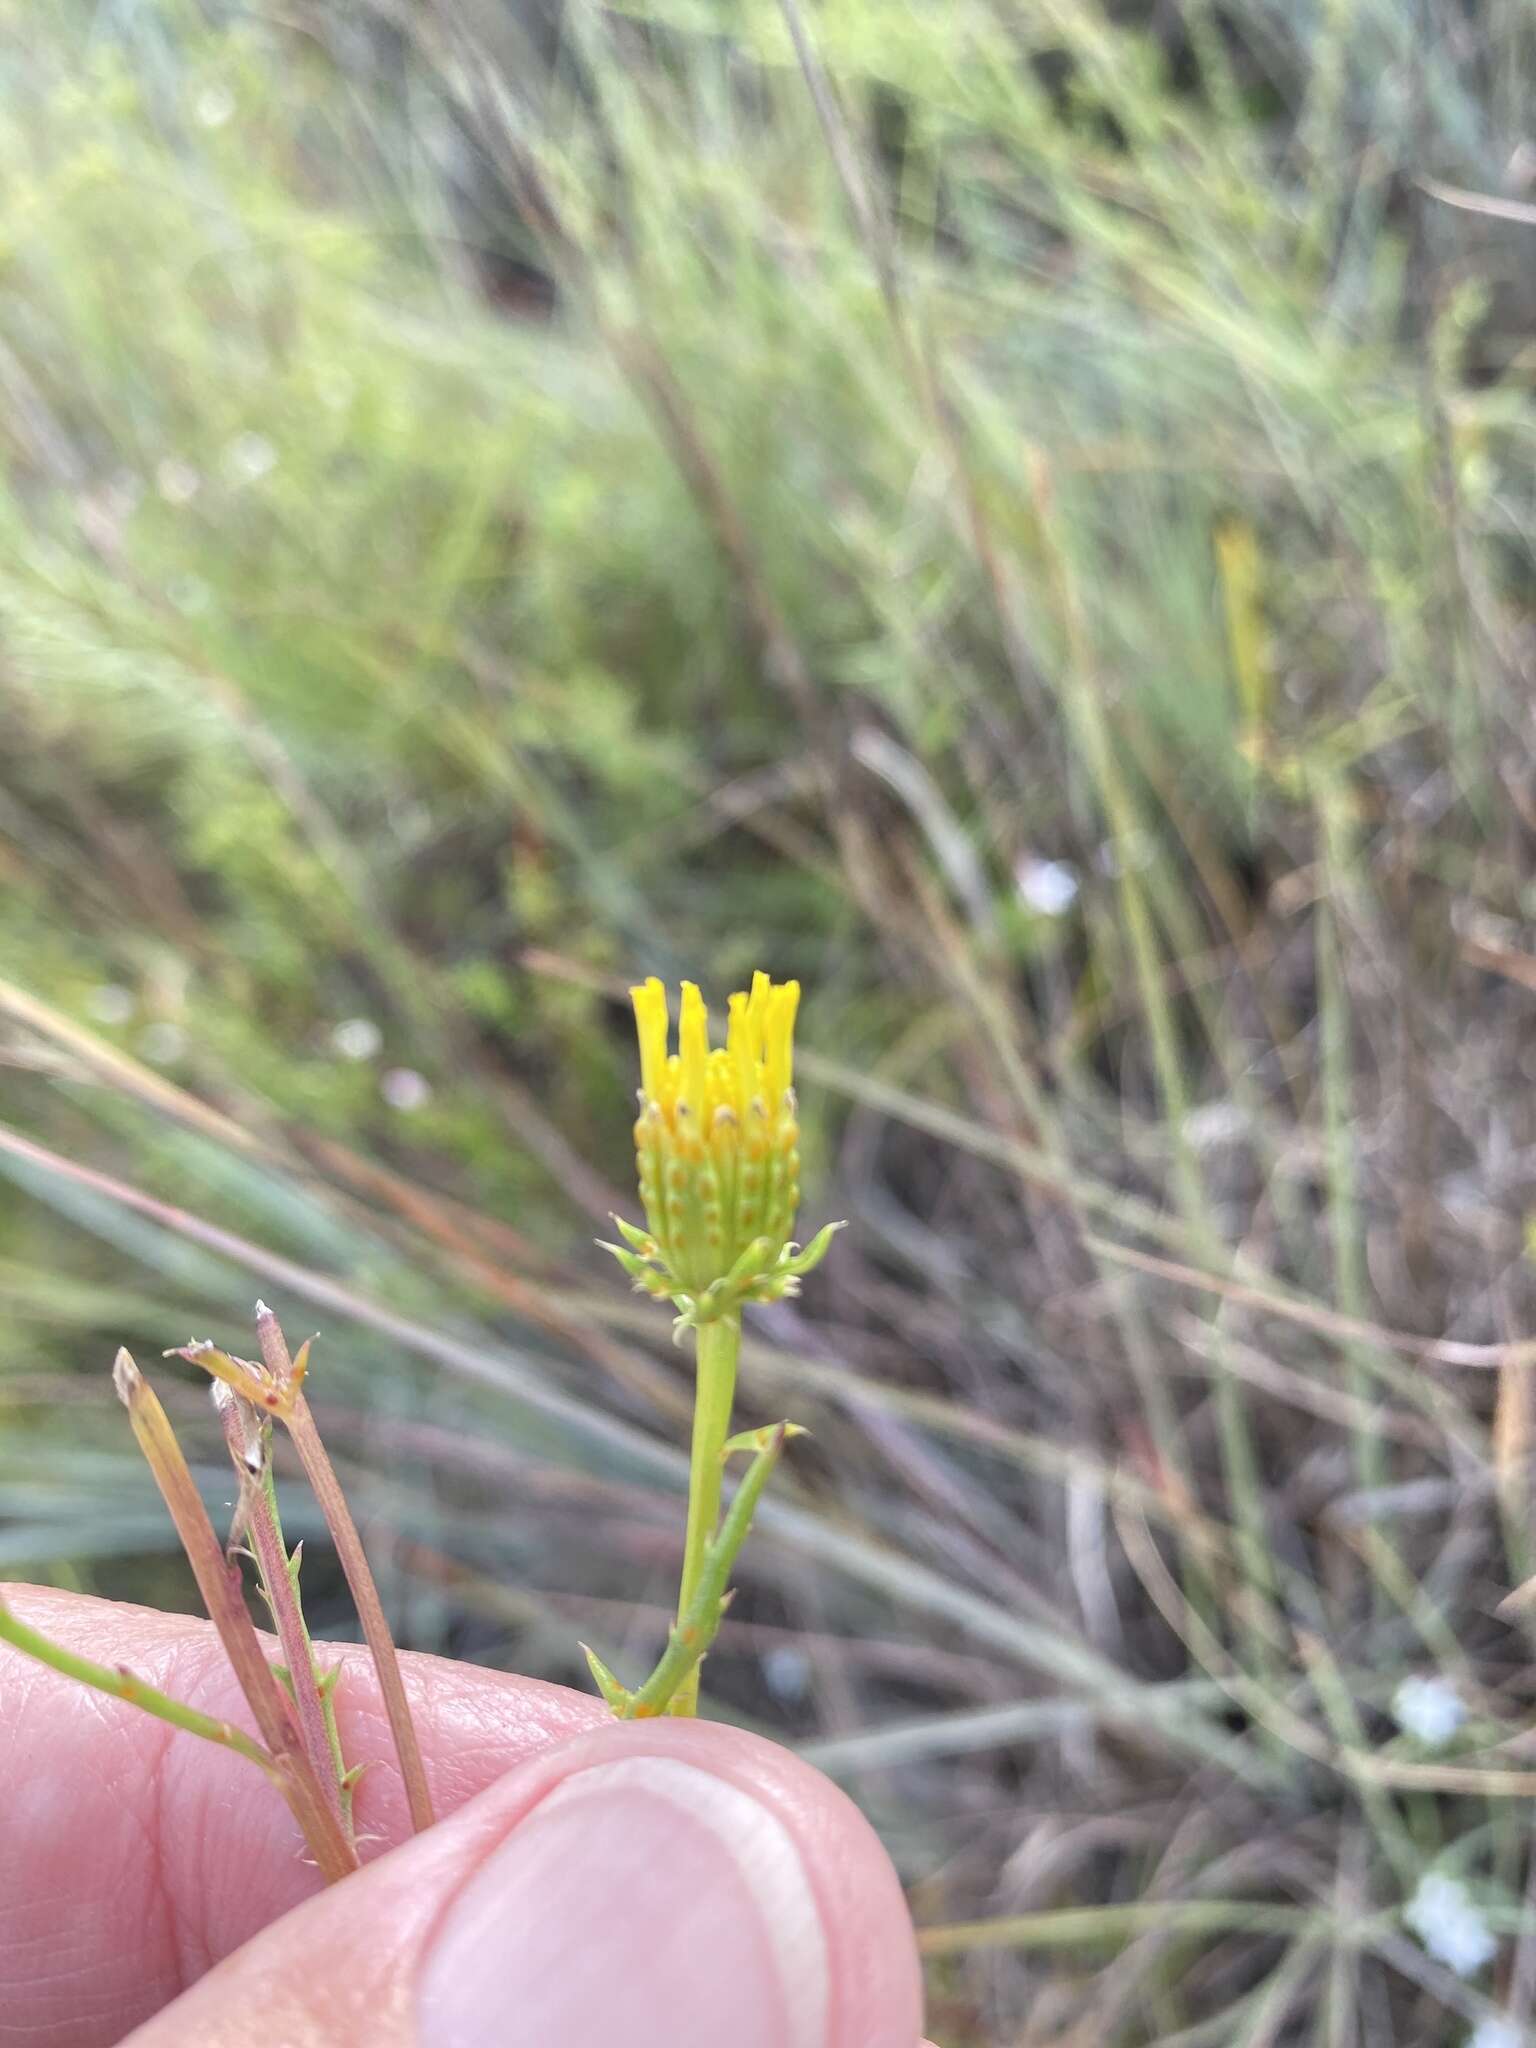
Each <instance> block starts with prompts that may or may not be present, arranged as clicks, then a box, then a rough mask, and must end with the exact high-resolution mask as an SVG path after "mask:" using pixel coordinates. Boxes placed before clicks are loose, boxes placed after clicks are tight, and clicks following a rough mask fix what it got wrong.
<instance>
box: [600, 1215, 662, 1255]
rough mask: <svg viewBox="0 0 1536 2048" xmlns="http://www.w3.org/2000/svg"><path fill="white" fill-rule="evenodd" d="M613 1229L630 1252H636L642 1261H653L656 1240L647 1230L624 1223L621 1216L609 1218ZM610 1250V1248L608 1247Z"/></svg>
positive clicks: (655, 1251)
mask: <svg viewBox="0 0 1536 2048" xmlns="http://www.w3.org/2000/svg"><path fill="white" fill-rule="evenodd" d="M611 1221H612V1223H613V1227H614V1229H615V1230H616V1231H617V1232H618V1233H619V1235H620V1237H622V1238H623V1240H624V1242H625V1243H626V1244H627V1245H628V1246H629V1248H630V1250H631V1251H632V1252H638V1253H639V1254H640V1256H641V1258H642V1259H654V1258H655V1257H656V1254H657V1251H658V1249H659V1247H658V1245H657V1243H656V1240H655V1238H654V1237H652V1235H651V1233H650V1232H649V1231H648V1230H639V1229H637V1228H636V1227H635V1225H634V1224H633V1223H626V1222H625V1221H624V1218H623V1217H622V1216H615V1217H613V1218H611ZM610 1249H611V1247H610Z"/></svg>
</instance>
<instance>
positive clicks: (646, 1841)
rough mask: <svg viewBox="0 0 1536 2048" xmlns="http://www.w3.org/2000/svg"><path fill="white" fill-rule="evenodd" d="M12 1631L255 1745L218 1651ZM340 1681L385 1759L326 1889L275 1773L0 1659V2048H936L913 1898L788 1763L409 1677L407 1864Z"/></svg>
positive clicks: (183, 1625) (703, 1733)
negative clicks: (429, 1814)
mask: <svg viewBox="0 0 1536 2048" xmlns="http://www.w3.org/2000/svg"><path fill="white" fill-rule="evenodd" d="M6 1599H7V1602H8V1604H10V1605H11V1606H12V1607H13V1608H14V1610H15V1612H16V1613H17V1614H19V1615H20V1616H21V1617H22V1619H23V1620H25V1621H28V1622H30V1623H31V1624H32V1625H33V1626H34V1627H36V1628H40V1629H42V1630H44V1631H45V1632H46V1633H47V1634H49V1635H50V1636H52V1637H53V1638H54V1639H55V1640H57V1641H59V1642H62V1643H64V1644H66V1645H68V1646H69V1647H70V1648H72V1649H74V1650H76V1651H78V1652H80V1653H82V1654H83V1655H85V1656H88V1657H92V1658H94V1659H96V1660H97V1661H98V1662H101V1663H106V1664H122V1665H124V1666H126V1667H127V1668H129V1669H130V1670H131V1671H133V1672H134V1673H135V1674H136V1675H137V1676H139V1677H141V1678H144V1679H146V1680H147V1681H148V1682H149V1683H150V1684H152V1685H154V1686H157V1687H158V1688H160V1689H161V1690H162V1691H164V1692H168V1693H171V1694H173V1695H174V1696H175V1697H177V1698H178V1699H181V1700H184V1701H186V1702H188V1703H189V1704H191V1705H193V1706H196V1707H199V1708H201V1709H202V1710H203V1711H204V1712H206V1713H210V1714H214V1715H217V1716H219V1717H221V1718H226V1719H229V1720H232V1721H235V1722H237V1723H239V1724H240V1725H248V1724H247V1723H246V1720H245V1716H244V1713H243V1708H242V1704H241V1702H240V1700H239V1698H238V1694H237V1692H236V1689H235V1687H234V1684H233V1681H232V1679H231V1677H230V1675H229V1671H228V1668H227V1666H226V1665H225V1663H224V1661H223V1656H222V1652H221V1651H220V1649H219V1645H218V1642H217V1640H216V1638H215V1637H214V1635H213V1632H212V1630H211V1628H210V1627H209V1625H208V1624H207V1623H205V1622H201V1621H195V1620H192V1619H190V1618H187V1617H184V1616H176V1615H163V1614H157V1613H153V1612H151V1611H149V1610H147V1609H144V1608H138V1607H129V1606H123V1605H119V1604H117V1603H114V1602H108V1601H101V1600H91V1599H84V1598H81V1597H79V1596H76V1595H72V1594H64V1593H58V1592H53V1591H49V1590H45V1589H41V1588H23V1587H7V1588H6ZM323 1655H324V1656H325V1657H326V1658H327V1660H329V1659H330V1658H332V1657H335V1658H339V1659H340V1660H342V1661H343V1662H344V1663H345V1665H346V1672H345V1676H344V1678H343V1680H342V1684H341V1687H340V1690H339V1694H338V1701H337V1708H338V1717H339V1719H340V1722H341V1726H342V1733H343V1740H344V1743H345V1746H346V1749H347V1753H348V1754H349V1755H350V1756H352V1757H367V1758H377V1759H379V1763H378V1765H377V1767H376V1768H374V1769H372V1770H370V1771H368V1772H367V1773H366V1775H365V1776H364V1778H363V1781H362V1784H361V1786H360V1788H359V1791H358V1795H357V1822H358V1828H359V1833H360V1835H361V1836H363V1837H365V1838H367V1839H366V1843H365V1847H364V1852H363V1853H364V1856H365V1864H364V1868H363V1869H362V1870H361V1871H360V1872H359V1873H358V1874H357V1875H355V1876H353V1877H350V1878H348V1879H346V1880H345V1881H344V1882H343V1883H342V1884H340V1885H338V1886H334V1887H330V1888H326V1887H325V1886H324V1885H323V1884H322V1883H321V1880H320V1878H319V1875H318V1873H317V1872H316V1871H315V1870H314V1868H313V1867H312V1866H311V1865H310V1864H309V1863H308V1862H307V1861H305V1860H304V1857H303V1849H302V1843H301V1842H300V1840H299V1838H298V1836H297V1834H296V1831H295V1829H294V1825H293V1822H292V1820H291V1818H290V1816H289V1814H288V1812H287V1809H286V1808H285V1807H284V1805H283V1804H282V1802H281V1800H280V1799H279V1798H278V1797H277V1795H276V1794H275V1793H274V1791H273V1790H272V1788H271V1787H270V1785H269V1784H268V1783H267V1782H266V1780H265V1779H264V1778H263V1776H262V1774H261V1773H260V1772H259V1771H257V1770H256V1769H255V1768H254V1766H253V1765H251V1764H250V1763H248V1762H246V1761H245V1760H244V1759H242V1758H240V1757H238V1756H235V1755H233V1754H231V1753H230V1752H228V1751H226V1750H222V1749H219V1748H216V1747H215V1746H213V1745H212V1744H210V1743H206V1742H202V1741H199V1740H198V1739H196V1738H195V1737H193V1736H189V1735H185V1734H182V1733H180V1732H179V1731H176V1730H174V1729H171V1728H168V1727H166V1726H164V1725H163V1724H161V1723H159V1722H156V1721H153V1720H151V1719H149V1718H148V1717H147V1716H145V1715H144V1714H142V1713H140V1712H139V1711H138V1710H137V1709H135V1708H133V1707H131V1706H128V1705H126V1704H124V1703H122V1702H119V1701H116V1700H110V1699H106V1698H104V1697H102V1696H101V1695H99V1694H95V1693H92V1692H89V1691H87V1690H86V1689H85V1688H83V1687H81V1686H79V1685H76V1684H75V1683H73V1682H72V1681H70V1680H67V1679H64V1678H61V1677H59V1676H58V1675H57V1674H55V1673H54V1672H52V1671H49V1670H46V1669H44V1668H43V1667H41V1666H39V1665H37V1664H34V1663H32V1662H30V1661H29V1660H28V1659H26V1658H24V1657H22V1656H20V1655H19V1654H18V1653H16V1652H15V1651H13V1650H11V1649H10V1648H9V1647H8V1646H6V1645H3V1644H0V2048H20V2044H23V2043H25V2044H27V2048H108V2044H111V2043H116V2042H120V2041H131V2043H132V2048H257V2044H260V2048H322V2044H324V2048H501V2044H503V2043H505V2044H514V2043H516V2044H521V2043H523V2042H527V2043H529V2044H530V2048H532V2044H535V2043H536V2044H538V2048H597V2044H601V2043H602V2042H604V2041H607V2040H619V2039H622V2040H623V2042H624V2043H625V2048H718V2044H720V2043H722V2042H728V2043H729V2044H730V2048H919V2039H918V2037H919V2030H920V2026H921V1995H920V1989H919V1978H918V1968H917V1960H916V1954H915V1950H914V1945H913V1939H912V1931H911V1926H910V1923H909V1921H908V1918H907V1913H906V1907H905V1903H904V1901H903V1899H902V1895H901V1890H900V1887H899V1885H898V1883H897V1880H896V1876H895V1873H894V1872H893V1871H892V1869H891V1866H890V1864H889V1862H888V1860H887V1858H886V1856H885V1853H884V1851H883V1850H882V1849H881V1847H880V1845H879V1843H878V1841H877V1840H876V1838H875V1836H874V1834H873V1833H872V1831H871V1830H870V1828H869V1827H868V1825H867V1823H866V1822H865V1821H864V1820H863V1818H862V1817H861V1815H860V1814H859V1813H858V1812H857V1810H856V1809H855V1808H854V1807H853V1806H852V1805H851V1804H850V1802H849V1801H848V1800H847V1799H846V1798H845V1797H844V1796H843V1794H842V1793H840V1792H839V1791H837V1790H836V1788H835V1787H834V1786H832V1785H831V1784H830V1783H829V1782H828V1781H827V1780H826V1779H825V1778H823V1777H821V1776H820V1775H819V1774H818V1773H817V1772H815V1771H813V1770H811V1769H809V1768H808V1767H807V1766H806V1765H804V1764H802V1763H800V1762H798V1761H797V1760H796V1759H795V1758H794V1757H792V1756H791V1755H789V1753H788V1752H787V1751H785V1750H782V1749H779V1748H777V1747H776V1746H775V1745H773V1744H771V1743H767V1742H763V1741H761V1740H759V1739H758V1738H757V1737H755V1736H750V1735H746V1734H743V1733H742V1732H741V1731H739V1730H736V1729H731V1728H726V1727H723V1726H721V1725H719V1724H717V1723H709V1722H703V1721H671V1720H664V1721H651V1722H640V1723H634V1722H632V1723H627V1724H617V1723H615V1722H613V1721H611V1720H610V1719H609V1718H608V1716H607V1714H606V1712H605V1710H604V1709H603V1708H602V1707H601V1705H600V1704H599V1703H598V1702H596V1701H595V1700H591V1699H588V1698H586V1697H584V1696H582V1695H580V1694H577V1693H573V1692H568V1691H566V1690H565V1689H564V1688H562V1687H559V1686H551V1685H545V1684H542V1683H540V1682H539V1681H537V1680H533V1679H519V1678H514V1677H510V1676H507V1675H505V1674H503V1673H499V1672H490V1671H482V1670H479V1669H476V1668H474V1667H471V1666H466V1665H458V1664H453V1663H449V1662H447V1661H445V1660H443V1659H440V1658H435V1657H412V1656H407V1657H405V1658H404V1659H403V1660H402V1661H403V1665H404V1671H405V1679H406V1685H407V1690H408V1692H409V1694H410V1698H411V1703H412V1707H413V1710H414V1713H415V1717H416V1721H417V1725H418V1728H419V1730H420V1735H421V1741H422V1747H423V1750H424V1752H425V1756H426V1764H427V1773H428V1777H429V1781H430V1783H431V1788H432V1794H433V1799H434V1801H435V1804H436V1808H437V1811H438V1813H439V1815H440V1816H441V1818H440V1819H439V1822H438V1825H437V1826H436V1827H434V1828H433V1829H432V1830H431V1831H430V1833H428V1834H426V1835H423V1836H420V1837H417V1838H415V1839H413V1840H407V1839H406V1836H407V1834H408V1825H407V1816H406V1810H405V1800H404V1795H403V1792H402V1790H401V1787H400V1783H399V1779H398V1777H397V1775H396V1773H395V1771H394V1769H393V1766H392V1763H391V1762H390V1756H391V1751H390V1742H389V1733H388V1725H387V1723H386V1721H385V1718H384V1714H383V1710H382V1707H381V1705H380V1703H379V1699H378V1694H377V1689H376V1687H375V1685H374V1683H373V1679H372V1674H371V1669H370V1667H369V1665H368V1663H367V1660H366V1658H365V1657H364V1656H363V1655H362V1653H360V1652H359V1651H357V1650H355V1649H345V1648H341V1649H336V1650H334V1651H331V1650H329V1649H325V1650H323Z"/></svg>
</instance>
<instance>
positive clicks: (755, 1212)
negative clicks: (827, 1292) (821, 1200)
mask: <svg viewBox="0 0 1536 2048" xmlns="http://www.w3.org/2000/svg"><path fill="white" fill-rule="evenodd" d="M630 996H631V999H632V1000H633V1002H634V1006H635V1024H636V1027H637V1030H638V1032H639V1038H640V1115H639V1118H638V1119H637V1121H636V1124H635V1152H636V1164H637V1166H638V1168H639V1173H640V1199H641V1201H642V1202H643V1203H644V1205H645V1216H646V1222H647V1224H648V1225H649V1231H648V1232H645V1231H636V1230H633V1229H632V1228H631V1227H630V1226H628V1225H621V1226H620V1227H621V1229H622V1230H623V1233H624V1236H625V1238H626V1240H627V1242H628V1243H629V1245H630V1248H631V1254H632V1256H631V1257H627V1258H625V1260H624V1263H625V1265H626V1266H627V1267H628V1269H629V1270H630V1272H631V1273H632V1274H633V1275H634V1277H635V1280H636V1282H637V1284H638V1285H640V1286H643V1287H646V1288H648V1289H649V1291H651V1292H653V1293H656V1294H670V1295H673V1296H674V1297H677V1298H679V1299H681V1300H683V1301H684V1302H685V1303H686V1304H690V1305H695V1306H696V1304H697V1301H698V1297H700V1296H703V1295H704V1294H706V1292H707V1291H708V1290H710V1289H712V1288H713V1289H715V1290H716V1299H717V1300H718V1301H719V1302H720V1304H721V1306H722V1307H723V1306H725V1305H726V1304H725V1294H724V1293H722V1292H721V1290H722V1289H724V1290H725V1291H726V1292H727V1293H729V1294H730V1295H731V1297H732V1305H738V1304H739V1302H740V1301H741V1300H772V1299H774V1298H776V1297H777V1296H778V1295H781V1294H786V1293H791V1292H793V1287H794V1282H795V1280H796V1279H797V1278H798V1274H799V1273H800V1272H802V1271H804V1270H806V1267H805V1265H804V1264H803V1263H802V1262H801V1260H799V1259H797V1258H796V1256H795V1252H794V1247H793V1246H791V1245H790V1242H789V1234H790V1232H791V1230H792V1229H793V1228H794V1222H795V1211H796V1209H797V1208H798V1207H799V1203H800V1150H799V1143H800V1126H799V1124H798V1123H797V1122H796V1118H795V1091H794V1031H795V1012H796V1010H797V1008H798V1007H799V1002H800V984H799V983H798V982H797V981H787V982H779V983H776V982H773V981H770V979H769V978H768V976H767V975H766V974H755V975H754V976H753V977H752V988H751V992H750V994H748V993H739V994H736V995H733V996H732V997H731V998H730V1001H729V1004H728V1006H727V1010H728V1022H727V1025H726V1035H725V1044H724V1045H723V1046H715V1047H713V1048H712V1047H711V1046H710V1043H709V1017H708V1013H707V1011H706V1010H705V1007H704V999H703V997H702V996H701V995H700V994H699V991H698V989H697V988H696V987H695V986H694V984H693V983H692V982H691V981H685V982H684V983H683V988H682V1001H681V1003H680V1005H679V1015H678V1029H677V1050H676V1052H673V1051H672V1050H671V1044H670V1039H671V1017H670V1013H669V1009H668V1003H667V992H666V990H665V988H663V986H662V984H661V983H660V982H659V981H657V980H656V979H655V977H654V976H653V977H652V978H651V979H650V980H649V981H647V982H645V983H643V984H642V985H641V986H640V987H639V988H633V989H631V990H630ZM823 1237H825V1233H824V1234H823ZM824 1249H825V1244H824V1242H823V1240H822V1239H818V1241H817V1246H816V1247H813V1250H815V1252H816V1256H817V1257H819V1256H820V1252H821V1250H824Z"/></svg>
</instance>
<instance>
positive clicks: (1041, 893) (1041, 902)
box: [1013, 854, 1078, 917]
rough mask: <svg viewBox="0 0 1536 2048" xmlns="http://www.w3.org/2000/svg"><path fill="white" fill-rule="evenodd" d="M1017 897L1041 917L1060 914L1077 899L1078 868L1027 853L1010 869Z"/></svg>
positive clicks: (1067, 863) (1061, 861)
mask: <svg viewBox="0 0 1536 2048" xmlns="http://www.w3.org/2000/svg"><path fill="white" fill-rule="evenodd" d="M1013 880H1014V886H1015V887H1016V888H1017V890H1018V892H1019V900H1020V902H1021V903H1023V904H1024V905H1025V906H1026V908H1028V909H1030V910H1033V911H1034V912H1036V914H1037V915H1038V916H1040V917H1060V916H1061V915H1062V914H1063V913H1064V912H1065V911H1068V910H1070V909H1071V908H1072V905H1073V904H1074V903H1075V902H1076V901H1077V890H1078V881H1077V870H1076V868H1074V867H1072V866H1071V865H1070V863H1069V862H1067V861H1064V860H1036V859H1035V857H1034V855H1033V854H1026V855H1025V856H1024V858H1023V859H1022V860H1021V861H1020V862H1019V863H1018V865H1017V867H1016V868H1015V869H1014V871H1013Z"/></svg>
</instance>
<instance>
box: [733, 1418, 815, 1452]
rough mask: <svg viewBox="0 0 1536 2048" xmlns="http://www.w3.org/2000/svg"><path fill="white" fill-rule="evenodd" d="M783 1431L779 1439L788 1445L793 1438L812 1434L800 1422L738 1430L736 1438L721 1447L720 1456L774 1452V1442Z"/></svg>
mask: <svg viewBox="0 0 1536 2048" xmlns="http://www.w3.org/2000/svg"><path fill="white" fill-rule="evenodd" d="M781 1430H782V1431H783V1435H782V1436H780V1437H779V1441H780V1442H781V1443H788V1442H789V1441H790V1439H791V1438H792V1437H797V1436H809V1435H810V1433H811V1432H810V1431H809V1430H808V1429H806V1428H805V1427H804V1426H803V1425H802V1424H800V1423H798V1422H770V1423H766V1424H765V1425H764V1427H763V1428H762V1429H743V1430H738V1431H737V1433H736V1435H735V1436H733V1437H728V1438H727V1439H726V1441H725V1442H724V1443H723V1444H722V1445H721V1446H720V1455H721V1457H722V1458H731V1457H734V1456H735V1455H736V1453H737V1452H738V1451H750V1452H752V1453H754V1454H756V1453H757V1452H759V1451H769V1450H772V1449H773V1447H774V1446H773V1440H774V1438H775V1437H776V1436H779V1432H780V1431H781Z"/></svg>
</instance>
